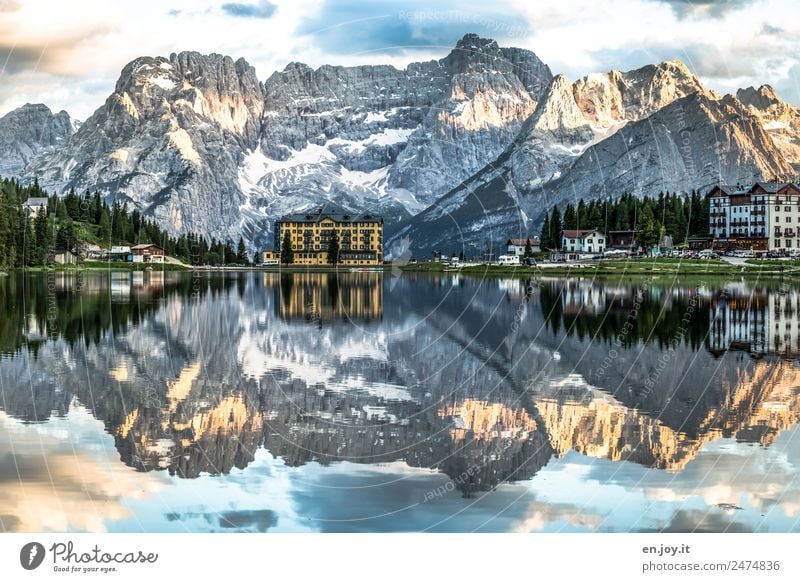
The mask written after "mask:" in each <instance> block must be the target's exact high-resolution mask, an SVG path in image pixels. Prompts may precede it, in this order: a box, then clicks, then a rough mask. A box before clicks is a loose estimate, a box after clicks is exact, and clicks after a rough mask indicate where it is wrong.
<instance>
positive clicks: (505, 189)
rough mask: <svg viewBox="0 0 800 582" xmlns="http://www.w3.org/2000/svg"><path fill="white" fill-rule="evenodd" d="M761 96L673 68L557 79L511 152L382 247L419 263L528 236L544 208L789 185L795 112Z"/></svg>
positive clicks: (402, 226)
mask: <svg viewBox="0 0 800 582" xmlns="http://www.w3.org/2000/svg"><path fill="white" fill-rule="evenodd" d="M740 96H741V92H740ZM769 97H771V96H768V97H767V98H766V102H765V101H764V100H763V99H762V100H755V99H751V100H750V101H749V103H750V104H749V105H747V104H745V103H743V102H742V101H741V100H740V99H738V98H737V97H734V96H732V95H727V96H724V97H723V96H720V95H718V94H716V93H714V92H712V91H707V90H705V89H703V87H702V85H701V84H700V83H699V81H698V80H697V78H696V77H694V75H692V74H691V73H690V72H689V71H688V69H686V67H685V66H683V65H681V64H679V63H675V62H668V63H662V64H661V65H657V66H649V67H645V68H643V69H639V70H637V71H632V72H629V73H618V72H615V71H612V72H610V73H608V74H606V75H600V76H597V75H594V76H589V77H586V78H584V79H582V80H580V81H578V82H576V83H574V84H570V83H569V82H568V80H567V79H566V78H564V77H563V76H560V75H559V76H556V77H555V78H554V79H553V81H552V83H551V84H550V86H549V87H548V89H547V91H546V93H545V96H544V97H543V98H542V99H541V101H540V103H539V105H538V107H537V109H536V111H535V112H534V113H533V115H532V116H531V117H530V118H529V119H528V120H527V121H526V122H525V124H524V126H523V128H522V130H521V131H520V134H519V135H518V136H517V138H516V139H515V140H514V141H513V143H512V144H511V145H510V146H509V147H508V148H507V149H506V150H505V151H504V152H503V153H502V154H501V155H500V156H499V157H498V158H497V159H496V160H495V161H493V162H492V163H491V164H488V165H487V166H486V167H484V168H483V169H482V170H480V171H479V172H477V173H476V174H475V175H474V176H472V177H471V178H470V179H469V180H467V181H465V182H464V183H463V184H461V185H459V186H458V187H457V188H455V189H454V190H452V191H451V192H449V193H447V194H446V195H445V196H443V197H442V198H441V199H440V200H438V201H437V202H436V203H435V204H433V205H432V206H431V207H429V208H427V209H426V210H425V211H424V212H422V213H420V214H419V215H417V216H415V217H413V218H412V219H409V220H407V221H405V222H403V223H401V224H400V225H398V227H397V229H396V230H395V231H394V232H393V234H392V236H390V237H389V248H390V250H391V249H393V248H394V249H396V248H400V247H403V245H404V244H405V242H406V241H415V244H416V249H412V250H416V251H417V252H419V253H420V254H424V253H427V252H428V251H429V250H430V249H432V248H437V247H441V246H443V245H448V244H449V245H450V246H451V247H452V246H453V244H454V243H456V242H457V244H458V245H461V246H462V247H463V248H464V249H465V251H467V252H468V254H469V251H475V250H476V249H477V250H480V249H483V247H485V246H486V245H487V244H488V243H489V242H493V243H495V244H496V243H497V242H499V241H500V240H501V239H504V238H508V237H509V236H525V235H527V234H530V233H532V232H533V233H536V232H537V231H538V228H539V225H540V224H541V221H542V219H543V217H544V213H545V212H546V211H547V209H548V208H552V206H553V205H554V204H558V205H562V204H565V203H566V202H567V201H577V199H579V198H581V197H582V198H584V199H587V200H588V199H592V198H601V197H609V196H610V197H614V196H618V195H619V194H620V193H623V192H632V193H635V194H637V195H644V194H653V193H657V192H659V191H674V192H686V191H688V190H691V189H693V188H696V189H701V190H702V189H706V188H708V187H710V186H711V185H713V184H716V183H719V182H720V181H722V182H727V183H737V182H741V183H747V182H752V181H755V180H758V179H771V178H775V177H777V178H789V177H792V176H794V175H795V168H794V167H793V166H792V163H791V160H792V159H793V155H794V154H795V151H794V148H795V147H796V144H795V143H794V142H793V141H792V140H794V139H796V137H795V136H796V135H797V133H794V131H793V130H792V129H791V127H792V123H794V120H795V119H796V117H795V113H796V109H795V108H793V107H791V106H789V105H787V104H785V103H783V102H782V101H780V100H778V101H779V103H776V102H774V101H771V100H770V98H769ZM767 102H769V103H771V104H768V103H767ZM779 119H780V120H781V121H778V120H779ZM767 128H770V129H767Z"/></svg>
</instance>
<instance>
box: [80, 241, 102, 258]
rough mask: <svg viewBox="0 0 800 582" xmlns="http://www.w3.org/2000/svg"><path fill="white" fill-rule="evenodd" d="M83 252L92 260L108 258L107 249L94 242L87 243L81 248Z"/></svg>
mask: <svg viewBox="0 0 800 582" xmlns="http://www.w3.org/2000/svg"><path fill="white" fill-rule="evenodd" d="M81 253H82V254H83V256H84V257H86V258H87V259H89V260H90V261H98V260H101V259H104V258H106V256H107V253H106V251H105V250H103V249H102V248H101V247H100V245H96V244H92V243H87V244H85V245H83V248H81Z"/></svg>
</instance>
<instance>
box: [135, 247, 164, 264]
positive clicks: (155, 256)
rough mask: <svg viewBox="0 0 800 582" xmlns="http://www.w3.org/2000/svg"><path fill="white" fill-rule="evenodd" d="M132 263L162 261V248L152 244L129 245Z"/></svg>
mask: <svg viewBox="0 0 800 582" xmlns="http://www.w3.org/2000/svg"><path fill="white" fill-rule="evenodd" d="M131 253H132V254H133V262H134V263H163V262H164V249H162V248H161V247H160V246H158V245H154V244H142V245H134V246H132V247H131Z"/></svg>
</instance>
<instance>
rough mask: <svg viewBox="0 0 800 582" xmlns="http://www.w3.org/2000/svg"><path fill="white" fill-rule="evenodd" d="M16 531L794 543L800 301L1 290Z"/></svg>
mask: <svg viewBox="0 0 800 582" xmlns="http://www.w3.org/2000/svg"><path fill="white" fill-rule="evenodd" d="M0 309H2V317H0V392H1V394H0V395H1V396H2V399H1V400H0V529H1V530H4V531H27V532H38V531H122V532H167V531H176V532H200V531H202V532H206V531H223V532H232V531H258V532H264V531H270V532H273V531H274V532H286V531H335V532H367V531H368V532H392V531H455V532H469V531H503V532H505V531H516V532H528V531H545V532H573V531H600V532H605V531H609V532H611V531H621V532H628V531H682V532H685V531H713V532H720V531H730V532H743V531H773V532H789V531H797V530H800V525H798V519H799V518H800V479H798V465H799V464H800V439H798V438H797V436H798V428H797V421H798V415H799V414H800V368H798V354H799V353H800V331H798V327H799V323H800V292H798V290H797V289H794V288H792V287H791V286H781V285H780V283H779V282H772V283H765V284H763V285H761V284H757V283H752V282H750V283H744V282H741V281H737V280H735V279H731V280H730V281H719V280H717V281H715V282H713V283H709V284H708V285H705V284H703V282H698V281H695V280H692V281H691V282H688V283H680V282H672V283H670V282H669V281H665V282H657V281H646V280H638V281H637V280H628V279H626V280H620V281H613V280H607V281H603V282H598V281H592V280H589V279H584V280H564V279H557V278H550V279H547V278H529V279H525V278H514V279H502V278H487V279H481V278H477V277H468V276H462V275H460V274H457V273H453V274H450V273H446V274H444V275H425V274H421V273H404V274H402V275H398V274H396V273H389V272H387V273H386V274H383V273H380V272H354V273H341V274H335V273H305V272H301V273H265V272H250V273H244V272H241V273H213V274H200V273H157V272H145V273H142V272H138V273H129V272H124V273H121V272H119V273H117V272H115V273H104V272H83V273H74V272H73V273H49V274H48V273H45V274H37V275H23V274H19V273H17V274H13V273H12V274H11V275H10V276H7V277H2V278H0Z"/></svg>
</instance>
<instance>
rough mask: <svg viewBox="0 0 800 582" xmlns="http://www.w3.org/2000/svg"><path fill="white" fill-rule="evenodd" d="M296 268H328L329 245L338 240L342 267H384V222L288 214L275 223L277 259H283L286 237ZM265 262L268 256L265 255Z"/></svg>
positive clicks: (360, 217) (358, 217)
mask: <svg viewBox="0 0 800 582" xmlns="http://www.w3.org/2000/svg"><path fill="white" fill-rule="evenodd" d="M287 232H288V233H289V238H290V240H291V241H292V252H293V255H294V264H295V265H327V264H328V245H329V244H330V240H331V237H332V236H333V234H334V233H336V234H337V235H338V237H339V260H338V264H340V265H381V264H383V218H381V217H380V216H372V215H370V214H362V215H350V214H325V213H322V212H316V213H309V214H289V215H287V216H284V217H283V218H281V219H280V220H279V221H277V222H276V223H275V248H276V249H277V250H276V251H274V252H273V255H272V256H274V257H275V258H278V259H279V258H280V256H281V246H282V245H283V240H284V237H285V236H286V233H287ZM265 258H266V254H265Z"/></svg>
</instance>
